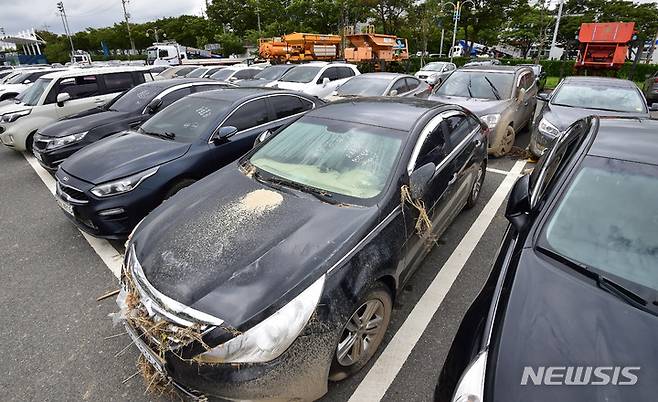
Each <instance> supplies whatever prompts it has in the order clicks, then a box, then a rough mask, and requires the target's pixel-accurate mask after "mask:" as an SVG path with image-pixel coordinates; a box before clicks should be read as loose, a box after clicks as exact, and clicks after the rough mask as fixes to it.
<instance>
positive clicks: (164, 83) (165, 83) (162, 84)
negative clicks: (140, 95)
mask: <svg viewBox="0 0 658 402" xmlns="http://www.w3.org/2000/svg"><path fill="white" fill-rule="evenodd" d="M195 82H199V83H201V82H205V83H209V84H221V83H220V82H219V81H215V80H211V79H208V78H169V79H166V80H157V81H149V82H145V83H143V84H140V86H150V87H156V88H161V89H166V88H171V87H175V86H179V85H185V84H193V83H195Z"/></svg>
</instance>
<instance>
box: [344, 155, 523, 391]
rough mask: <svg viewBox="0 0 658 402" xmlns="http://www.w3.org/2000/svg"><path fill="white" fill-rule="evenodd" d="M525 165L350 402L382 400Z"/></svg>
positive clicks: (510, 174)
mask: <svg viewBox="0 0 658 402" xmlns="http://www.w3.org/2000/svg"><path fill="white" fill-rule="evenodd" d="M525 164H526V162H525V161H518V162H516V163H515V164H514V167H512V170H511V171H509V172H506V176H505V179H504V180H503V182H502V183H501V184H500V186H498V189H496V192H495V193H494V194H493V196H492V197H491V199H490V200H489V202H487V205H485V206H484V209H482V212H480V215H478V217H477V219H476V220H475V222H474V223H473V225H471V227H470V229H469V230H468V232H467V233H466V235H465V236H464V237H463V238H462V240H461V241H460V242H459V245H457V248H455V250H454V251H453V253H452V254H451V255H450V257H449V258H448V260H447V261H446V263H445V264H444V265H443V267H442V268H441V270H440V271H439V273H438V274H437V275H436V277H434V280H433V281H432V283H431V284H430V286H429V287H428V288H427V290H426V291H425V293H424V294H423V296H422V297H421V299H420V300H419V301H418V303H417V304H416V306H415V307H414V309H413V310H412V311H411V313H410V314H409V316H408V317H407V319H406V320H405V321H404V323H403V324H402V326H401V327H400V329H399V330H398V332H396V334H395V336H394V337H393V339H391V341H390V342H389V343H388V345H386V349H384V351H383V352H382V354H381V355H380V356H379V358H378V359H377V361H376V362H375V363H374V364H373V366H372V368H371V369H370V371H369V372H368V374H367V375H366V376H365V378H364V379H363V381H361V383H360V384H359V386H358V387H357V388H356V390H355V391H354V393H353V394H352V396H351V397H350V399H349V402H378V401H380V400H381V399H382V397H383V396H384V394H385V393H386V390H388V388H389V387H390V385H391V383H393V380H395V377H396V376H397V374H398V372H399V371H400V369H401V368H402V365H403V364H404V362H405V361H406V360H407V358H408V357H409V354H410V353H411V351H412V350H413V348H414V346H415V345H416V343H417V342H418V340H419V339H420V337H421V335H422V334H423V332H425V329H426V328H427V325H428V324H429V322H430V320H431V319H432V317H433V316H434V313H436V311H437V310H438V308H439V306H441V303H442V302H443V299H444V298H445V297H446V294H447V293H448V291H449V290H450V288H451V287H452V284H453V283H454V282H455V280H456V279H457V276H458V275H459V273H460V272H461V270H462V268H463V267H464V265H465V264H466V262H467V261H468V259H469V257H470V255H471V253H472V252H473V250H474V249H475V247H477V245H478V242H479V241H480V239H481V238H482V236H483V235H484V232H485V231H486V230H487V228H488V227H489V225H490V224H491V221H492V220H493V218H494V217H495V216H496V212H497V211H498V209H499V208H500V206H501V205H502V204H503V202H504V201H505V197H507V193H508V192H509V191H510V190H511V189H512V186H513V185H514V183H515V182H516V179H517V177H518V175H519V173H521V171H522V170H523V167H524V166H525Z"/></svg>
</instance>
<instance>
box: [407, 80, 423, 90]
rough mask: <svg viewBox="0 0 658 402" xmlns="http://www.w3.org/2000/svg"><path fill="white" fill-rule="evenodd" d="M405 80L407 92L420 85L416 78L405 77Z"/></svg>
mask: <svg viewBox="0 0 658 402" xmlns="http://www.w3.org/2000/svg"><path fill="white" fill-rule="evenodd" d="M405 79H406V80H407V91H413V90H414V89H416V88H418V85H420V80H418V79H417V78H412V77H407V78H405Z"/></svg>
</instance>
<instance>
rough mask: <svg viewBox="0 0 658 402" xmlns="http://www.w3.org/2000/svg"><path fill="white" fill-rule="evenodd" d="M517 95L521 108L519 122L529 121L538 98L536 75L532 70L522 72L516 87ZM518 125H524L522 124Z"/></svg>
mask: <svg viewBox="0 0 658 402" xmlns="http://www.w3.org/2000/svg"><path fill="white" fill-rule="evenodd" d="M515 91H516V92H515V95H516V97H517V102H518V108H519V117H520V118H519V119H518V120H519V122H522V123H523V124H525V123H527V122H529V121H530V120H531V119H532V116H533V114H534V112H535V106H536V105H537V100H536V99H535V96H536V95H537V85H536V83H535V76H534V73H533V72H532V71H526V72H523V73H521V75H520V76H519V78H518V79H517V86H516V88H515ZM518 127H522V126H521V125H520V124H519V125H518Z"/></svg>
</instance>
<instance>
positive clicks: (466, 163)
mask: <svg viewBox="0 0 658 402" xmlns="http://www.w3.org/2000/svg"><path fill="white" fill-rule="evenodd" d="M444 117H445V119H444V121H443V123H442V127H443V129H444V131H445V136H446V138H447V140H448V147H449V151H448V152H449V154H448V159H450V160H451V163H452V166H453V175H456V178H457V179H456V181H455V182H454V185H453V188H452V189H451V203H450V205H451V207H450V208H448V211H446V212H448V213H449V215H450V218H449V219H448V222H451V221H452V220H453V219H454V217H455V216H457V215H458V214H459V212H460V211H461V207H462V206H463V205H464V204H465V203H466V200H467V199H468V196H469V194H470V191H471V187H472V186H473V181H474V180H476V177H475V176H476V175H477V172H478V168H479V158H478V157H477V156H476V150H477V149H482V147H483V146H484V145H485V144H483V139H482V138H481V136H480V135H478V134H479V132H480V129H481V127H480V123H479V122H478V121H477V119H475V118H474V117H472V116H466V114H464V113H461V112H457V111H453V112H446V113H444ZM444 229H445V228H444Z"/></svg>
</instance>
